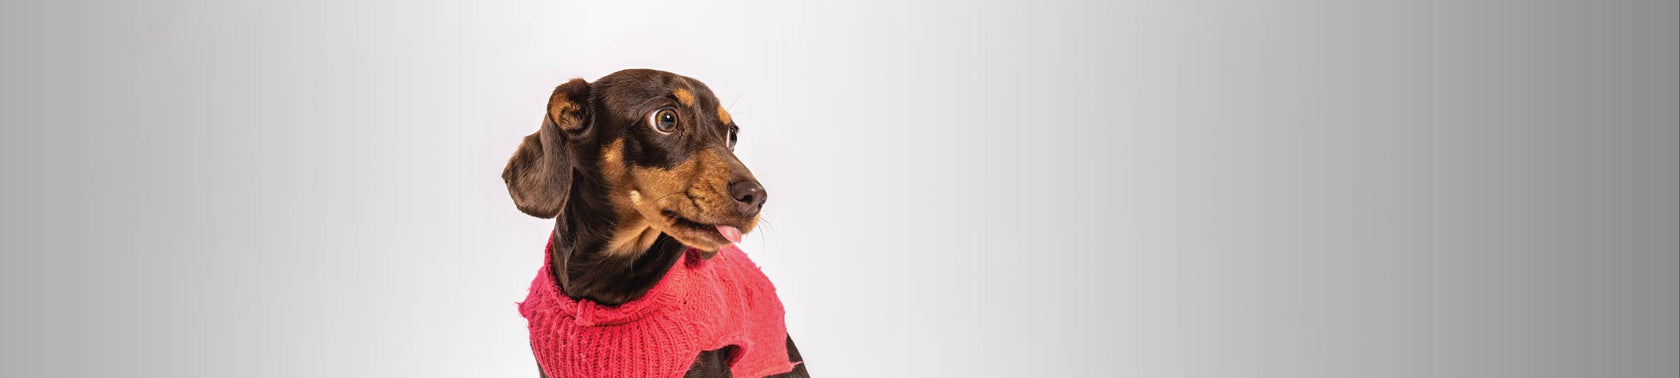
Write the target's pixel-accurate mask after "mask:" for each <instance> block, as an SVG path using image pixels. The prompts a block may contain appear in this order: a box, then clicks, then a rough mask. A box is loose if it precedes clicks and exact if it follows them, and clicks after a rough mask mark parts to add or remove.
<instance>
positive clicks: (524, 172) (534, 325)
mask: <svg viewBox="0 0 1680 378" xmlns="http://www.w3.org/2000/svg"><path fill="white" fill-rule="evenodd" d="M739 131H740V128H739V127H738V126H737V125H736V124H735V122H734V120H733V119H732V118H731V117H730V115H729V112H728V111H727V110H726V109H724V107H723V106H721V105H720V104H719V102H718V99H717V97H716V96H714V95H713V94H712V91H711V89H709V88H707V87H706V85H705V84H703V83H701V82H700V81H698V80H694V79H692V78H688V77H684V76H681V75H677V74H673V73H669V72H664V71H657V70H649V69H628V70H623V71H618V72H615V73H612V74H610V75H607V76H605V77H602V78H600V79H598V80H596V81H595V82H593V83H590V82H587V81H585V80H583V79H572V80H570V81H568V82H566V83H564V84H561V85H559V86H558V87H556V88H555V89H554V92H553V94H552V95H550V96H549V99H548V106H547V111H546V114H545V116H544V119H543V123H542V126H541V128H540V129H539V130H538V131H537V132H536V133H533V134H531V135H529V136H526V137H525V138H524V141H523V143H521V144H520V146H519V148H518V150H517V151H516V152H514V154H513V157H512V158H510V159H509V160H508V163H507V166H506V167H505V168H504V169H503V171H502V180H503V181H504V182H505V183H506V185H507V190H508V194H509V195H510V196H511V197H512V198H513V202H514V204H515V206H516V207H517V208H518V209H519V210H520V211H521V212H524V213H526V214H529V215H532V216H536V217H539V218H553V219H554V220H555V221H554V232H553V234H552V235H551V236H550V240H549V247H548V248H547V250H545V251H544V253H545V259H547V260H548V261H546V262H545V264H544V269H542V271H540V272H539V273H538V275H537V279H536V280H534V281H533V284H532V289H531V290H532V294H531V296H530V297H528V298H527V300H526V301H525V302H522V303H520V310H521V312H522V313H523V314H524V315H525V316H526V318H527V319H528V320H529V321H530V322H531V326H530V327H531V332H532V351H533V354H535V355H536V357H537V360H538V370H539V374H540V376H542V377H557V376H568V377H569V376H590V375H614V376H619V375H624V376H649V375H657V374H670V373H669V372H668V371H665V370H660V369H663V368H660V367H658V366H667V367H668V366H678V365H674V364H680V363H682V362H687V361H691V362H687V363H686V366H687V368H686V370H684V369H681V367H680V366H678V370H681V371H677V373H680V374H682V376H684V377H731V376H735V375H740V374H747V375H758V374H759V373H765V372H768V373H769V374H770V375H772V376H778V377H808V376H809V374H808V372H807V370H806V367H805V364H804V358H803V357H801V356H800V355H799V349H798V348H797V347H795V346H794V343H793V338H792V337H788V336H786V328H785V327H784V326H783V323H782V322H783V320H782V308H781V302H780V300H779V299H777V298H776V296H775V291H774V288H773V287H771V286H770V285H769V281H768V280H767V279H765V278H764V276H763V273H762V272H760V271H758V268H757V266H756V265H752V264H751V262H750V261H748V260H746V256H745V255H744V254H741V253H740V252H739V250H738V249H735V247H734V244H733V243H736V242H739V241H740V238H741V235H742V234H745V233H748V232H751V231H752V230H753V228H754V227H755V226H757V223H758V214H759V212H760V210H761V209H762V208H763V206H764V203H765V200H766V195H767V194H768V191H766V190H765V188H764V187H763V185H762V184H760V183H759V182H758V180H757V179H756V178H755V177H754V176H753V174H752V172H751V171H749V170H748V169H747V167H746V166H745V165H743V164H742V163H741V161H740V160H739V159H737V158H736V157H735V155H734V148H735V143H736V141H737V139H738V135H739ZM719 277H725V278H719ZM678 279H680V280H681V282H682V283H680V284H678V283H665V284H662V282H666V281H672V282H675V281H676V280H678ZM690 286H692V288H689V287H690ZM673 287H680V288H683V289H681V290H685V291H683V293H685V294H681V295H682V297H681V298H684V299H681V300H680V301H679V300H672V301H670V303H674V304H672V305H670V306H669V307H657V306H653V305H648V304H649V303H655V302H660V301H662V300H663V299H661V298H677V296H676V294H669V293H668V292H671V291H672V290H677V289H671V288H673ZM743 298H744V299H743ZM731 301H734V302H731ZM691 302H692V303H691ZM700 302H704V303H712V302H718V303H724V304H721V305H716V306H713V307H704V308H701V309H698V310H694V309H685V308H688V307H693V306H710V305H695V304H693V303H700ZM649 307H657V308H659V310H646V308H649ZM629 308H634V309H635V310H627V309H629ZM740 309H746V310H740ZM650 311H652V312H650ZM614 313H624V314H623V316H622V317H620V316H619V315H602V314H614ZM649 314H652V315H649ZM670 314H683V315H682V316H685V317H693V319H692V320H684V319H687V318H683V319H679V320H676V322H678V323H682V324H677V325H646V324H653V323H651V322H654V321H653V320H649V319H667V318H669V317H670V316H676V315H670ZM720 314H721V315H720ZM626 319H634V320H626ZM603 322H621V323H613V324H615V325H616V326H604V325H602V323H603ZM622 322H633V324H635V326H634V327H632V326H625V324H631V323H622ZM644 323H645V324H644ZM714 323H715V324H714ZM661 324H663V323H661ZM644 325H645V326H644ZM636 327H640V328H637V329H641V328H646V329H654V328H660V329H664V328H669V329H676V330H678V331H670V330H669V329H667V330H666V332H664V333H659V334H658V336H659V337H669V338H673V339H671V340H680V341H681V342H677V341H670V340H665V341H659V342H657V343H656V342H651V341H650V342H647V343H648V345H645V346H643V345H640V344H636V343H639V342H638V341H634V340H629V339H630V338H636V340H641V339H646V338H648V337H654V336H648V335H653V334H652V333H646V334H644V333H636V334H635V336H629V335H631V334H630V333H626V332H629V331H622V330H624V329H631V328H636ZM661 327H664V328H661ZM697 330H702V331H697ZM672 332H675V333H676V334H675V335H668V333H672ZM777 332H780V333H777ZM718 335H725V336H718ZM777 335H779V336H777ZM591 337H594V338H600V339H601V340H594V339H590V340H594V341H589V342H580V341H579V340H584V339H589V338H591ZM613 338H619V340H612V339H613ZM717 338H722V339H727V340H723V341H719V340H712V339H717ZM776 339H780V340H776ZM661 340H664V339H661ZM755 341H757V342H755ZM591 343H593V344H591ZM615 343H616V344H615ZM583 344H588V345H583ZM632 344H634V345H632ZM655 344H657V345H655ZM688 344H694V345H699V346H700V348H702V349H701V350H699V351H697V352H694V351H690V352H693V353H687V352H683V351H682V348H681V347H680V346H681V345H688ZM720 344H727V345H720ZM612 345H619V346H617V347H614V346H612ZM623 345H632V346H629V347H625V346H623ZM672 345H678V346H672ZM614 348H617V349H614ZM707 348H709V349H707ZM784 349H785V353H784V352H782V351H783V350H784ZM562 350H563V352H562ZM632 352H633V353H632ZM655 352H657V353H655ZM673 354H685V355H673ZM686 354H692V355H686ZM784 354H785V361H782V360H781V359H782V357H783V355H784ZM579 356H582V357H579ZM638 356H639V357H638ZM545 364H548V365H563V366H545ZM609 365H610V366H609ZM656 365H657V366H656ZM749 367H752V369H759V370H756V371H757V373H753V372H750V371H746V372H744V371H743V369H748V368H749ZM614 369H617V370H614ZM632 369H645V370H644V371H628V370H632ZM783 369H790V370H783ZM672 375H675V374H672Z"/></svg>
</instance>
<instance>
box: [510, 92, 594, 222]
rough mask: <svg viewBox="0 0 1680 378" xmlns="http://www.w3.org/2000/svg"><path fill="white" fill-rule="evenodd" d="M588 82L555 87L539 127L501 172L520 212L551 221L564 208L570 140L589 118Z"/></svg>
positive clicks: (569, 187) (569, 183)
mask: <svg viewBox="0 0 1680 378" xmlns="http://www.w3.org/2000/svg"><path fill="white" fill-rule="evenodd" d="M588 100H589V82H586V81H583V79H572V80H571V81H568V82H566V83H565V84H560V86H559V87H555V88H554V94H553V95H550V96H549V97H548V112H547V113H548V114H546V115H545V116H544V117H543V124H542V128H541V129H538V130H537V132H536V133H533V134H531V135H529V136H526V137H525V142H524V143H520V144H519V151H515V152H514V153H513V158H510V159H508V164H507V168H503V169H502V181H503V182H506V183H507V189H508V195H509V196H512V197H513V204H514V206H517V207H519V211H523V212H525V213H526V214H530V215H531V216H534V217H538V218H553V217H555V216H556V215H559V214H560V210H561V209H564V208H566V199H567V198H568V197H569V196H571V192H572V171H573V166H572V156H571V155H572V151H571V147H570V146H569V143H568V142H569V141H570V139H571V138H572V137H573V136H574V135H576V133H577V132H578V131H581V130H583V129H584V127H585V126H586V125H584V122H586V120H587V119H588V118H589V114H588V113H587V108H588V106H586V104H588Z"/></svg>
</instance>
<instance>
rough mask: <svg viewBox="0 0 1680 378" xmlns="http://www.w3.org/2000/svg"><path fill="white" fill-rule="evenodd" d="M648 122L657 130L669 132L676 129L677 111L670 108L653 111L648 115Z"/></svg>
mask: <svg viewBox="0 0 1680 378" xmlns="http://www.w3.org/2000/svg"><path fill="white" fill-rule="evenodd" d="M648 124H649V125H653V129H654V130H659V132H661V133H666V134H670V133H671V132H673V131H677V111H676V110H672V109H671V108H664V109H659V110H657V111H654V112H653V114H651V115H649V116H648Z"/></svg>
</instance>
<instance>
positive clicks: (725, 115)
mask: <svg viewBox="0 0 1680 378" xmlns="http://www.w3.org/2000/svg"><path fill="white" fill-rule="evenodd" d="M718 120H719V121H723V124H725V125H728V124H730V123H733V122H735V121H733V120H730V119H729V111H728V110H724V109H723V105H718Z"/></svg>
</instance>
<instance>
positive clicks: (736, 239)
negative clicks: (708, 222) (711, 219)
mask: <svg viewBox="0 0 1680 378" xmlns="http://www.w3.org/2000/svg"><path fill="white" fill-rule="evenodd" d="M717 228H718V233H720V234H723V238H724V239H729V242H730V243H740V242H741V229H739V228H735V227H734V226H717Z"/></svg>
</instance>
